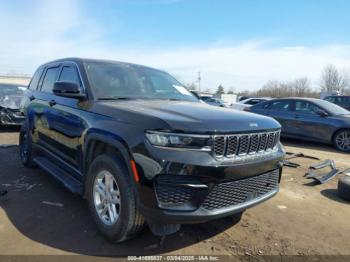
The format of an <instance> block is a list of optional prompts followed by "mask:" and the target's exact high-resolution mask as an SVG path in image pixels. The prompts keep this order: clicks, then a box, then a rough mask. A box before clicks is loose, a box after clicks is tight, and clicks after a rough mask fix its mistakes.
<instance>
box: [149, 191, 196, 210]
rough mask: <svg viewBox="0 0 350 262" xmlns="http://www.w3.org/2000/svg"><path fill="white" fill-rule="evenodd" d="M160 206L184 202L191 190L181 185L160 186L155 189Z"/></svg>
mask: <svg viewBox="0 0 350 262" xmlns="http://www.w3.org/2000/svg"><path fill="white" fill-rule="evenodd" d="M156 192H157V197H158V201H159V204H160V206H161V207H163V208H166V207H176V206H182V205H184V204H186V203H187V202H188V201H189V200H190V199H191V198H192V195H193V193H194V192H193V190H191V189H190V188H183V187H172V186H161V187H157V189H156Z"/></svg>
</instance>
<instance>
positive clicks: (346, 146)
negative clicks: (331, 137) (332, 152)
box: [335, 130, 350, 151]
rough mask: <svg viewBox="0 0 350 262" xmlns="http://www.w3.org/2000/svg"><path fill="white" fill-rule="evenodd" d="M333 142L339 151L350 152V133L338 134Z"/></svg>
mask: <svg viewBox="0 0 350 262" xmlns="http://www.w3.org/2000/svg"><path fill="white" fill-rule="evenodd" d="M335 142H336V144H337V147H338V148H339V149H341V150H343V151H349V150H350V131H349V130H344V131H342V132H340V133H339V134H338V135H337V137H336V138H335Z"/></svg>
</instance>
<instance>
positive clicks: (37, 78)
mask: <svg viewBox="0 0 350 262" xmlns="http://www.w3.org/2000/svg"><path fill="white" fill-rule="evenodd" d="M43 71H44V68H43V67H39V68H38V69H37V70H36V71H35V73H34V75H33V77H32V79H31V80H30V83H29V87H28V88H29V89H30V90H37V88H38V84H39V81H40V77H41V75H42V73H43Z"/></svg>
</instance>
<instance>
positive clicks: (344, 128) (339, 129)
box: [331, 127, 350, 143]
mask: <svg viewBox="0 0 350 262" xmlns="http://www.w3.org/2000/svg"><path fill="white" fill-rule="evenodd" d="M342 130H350V127H340V128H338V129H336V130H335V131H334V132H333V134H332V141H331V142H332V143H333V142H334V138H335V135H336V134H337V133H338V132H340V131H342Z"/></svg>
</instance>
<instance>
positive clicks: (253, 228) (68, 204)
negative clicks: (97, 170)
mask: <svg viewBox="0 0 350 262" xmlns="http://www.w3.org/2000/svg"><path fill="white" fill-rule="evenodd" d="M17 143H18V129H16V128H11V129H2V130H0V144H17ZM284 144H285V146H286V149H287V151H291V152H303V153H305V154H308V155H313V156H317V157H319V158H321V159H322V160H324V159H328V158H332V159H334V160H335V161H336V163H337V165H338V166H339V167H346V166H349V163H350V161H349V159H350V155H349V154H343V153H339V152H337V151H335V150H334V149H333V148H332V147H329V146H325V145H318V144H311V143H305V142H297V141H284ZM293 161H294V160H293ZM295 162H297V163H299V164H302V166H301V167H299V168H295V169H294V168H288V167H286V168H284V172H283V178H282V182H281V189H280V192H279V194H278V195H277V196H276V197H274V198H273V199H271V200H269V201H267V202H265V203H263V204H261V205H258V206H256V207H254V208H251V209H249V210H247V211H246V212H245V213H244V215H243V217H242V219H241V221H239V222H237V221H236V220H235V219H234V218H232V217H231V218H225V219H220V220H216V221H212V222H208V223H205V224H198V225H191V226H183V227H182V229H181V231H180V232H178V233H177V234H175V235H171V236H168V237H167V238H166V239H165V243H164V245H163V247H159V246H157V243H158V242H159V238H157V237H155V236H153V235H152V234H151V233H150V232H149V230H147V229H145V230H144V231H143V232H142V233H141V234H140V236H139V237H137V238H135V239H133V240H130V241H128V242H125V243H122V244H111V243H109V242H107V241H106V240H104V239H103V238H102V237H101V236H100V234H99V233H98V232H97V230H96V228H95V226H94V224H93V222H92V219H91V218H90V216H89V213H88V210H87V205H86V203H85V201H84V200H82V199H81V198H80V197H77V196H74V195H72V194H71V193H69V192H68V191H67V190H66V189H65V188H63V187H62V186H60V185H59V184H58V183H56V181H55V180H54V179H52V178H51V177H50V176H49V175H47V174H46V173H45V172H44V171H42V170H40V169H27V168H24V167H22V166H21V164H20V163H19V159H18V147H17V146H14V147H8V148H0V167H1V170H0V187H2V188H4V187H5V188H7V189H8V190H9V194H8V196H7V197H6V198H5V199H1V200H0V255H63V254H79V255H94V256H125V255H130V254H138V255H152V254H173V255H175V254H177V255H227V256H229V257H230V258H235V259H237V260H252V261H264V260H269V259H267V257H265V256H266V255H273V256H274V258H281V256H283V258H288V256H285V255H291V257H289V258H290V259H293V260H294V259H295V258H301V259H302V260H303V259H307V258H310V257H311V255H321V256H322V258H323V259H326V260H327V259H328V260H329V261H333V260H334V258H335V257H334V256H335V255H338V256H339V255H348V256H350V241H349V236H350V219H349V217H350V203H347V202H345V201H343V200H341V199H340V198H338V196H337V193H336V185H337V179H333V180H331V181H330V182H329V183H326V184H325V185H315V184H313V183H312V182H311V181H310V180H308V179H306V178H304V177H303V175H304V173H305V172H306V169H307V167H308V166H309V165H310V164H311V163H315V162H318V161H315V160H310V159H295ZM43 201H49V202H53V203H60V204H62V205H63V206H51V205H47V204H44V203H43ZM95 258H96V257H95ZM270 258H271V257H270ZM348 258H350V257H348Z"/></svg>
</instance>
